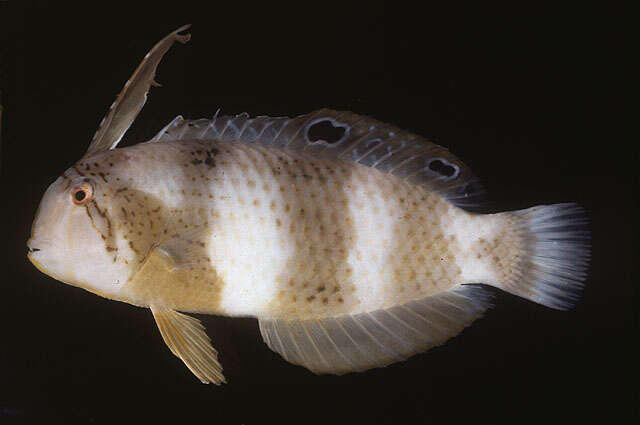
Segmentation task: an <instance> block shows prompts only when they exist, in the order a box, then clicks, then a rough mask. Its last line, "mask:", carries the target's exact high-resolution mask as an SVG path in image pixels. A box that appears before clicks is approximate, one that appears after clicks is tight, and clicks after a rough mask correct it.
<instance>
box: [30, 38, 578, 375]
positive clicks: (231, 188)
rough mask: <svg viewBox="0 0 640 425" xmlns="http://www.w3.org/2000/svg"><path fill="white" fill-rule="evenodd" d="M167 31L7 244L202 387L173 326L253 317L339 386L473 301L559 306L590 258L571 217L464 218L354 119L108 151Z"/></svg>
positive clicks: (465, 195)
mask: <svg viewBox="0 0 640 425" xmlns="http://www.w3.org/2000/svg"><path fill="white" fill-rule="evenodd" d="M186 28H187V27H182V28H180V29H178V30H176V31H174V32H173V33H171V34H169V35H168V36H167V37H165V38H164V39H163V40H161V41H160V42H159V43H158V44H156V46H154V48H153V49H152V50H151V51H150V52H149V54H147V56H145V58H144V60H143V61H142V63H141V64H140V66H139V67H138V68H137V69H136V71H135V72H134V74H133V76H132V77H131V79H130V80H129V81H127V83H126V84H125V87H124V89H123V90H122V92H121V93H120V94H119V95H118V97H117V99H116V101H115V102H114V103H113V104H112V106H111V107H110V108H109V111H108V113H107V116H106V117H105V118H104V119H103V121H102V122H101V124H100V126H99V128H98V131H97V132H96V135H95V136H94V139H93V140H92V141H91V143H90V145H89V148H88V150H87V152H86V154H85V155H84V156H83V157H82V158H81V159H80V160H79V161H78V162H77V163H76V164H75V165H74V166H72V167H71V168H70V169H68V170H67V171H65V172H64V173H63V174H62V175H61V176H60V177H59V178H58V179H57V180H56V181H55V182H54V183H53V184H51V186H50V187H49V188H48V189H47V191H46V192H45V194H44V196H43V199H42V201H41V203H40V207H39V209H38V212H37V214H36V219H35V221H34V224H33V228H32V235H31V238H30V240H29V241H28V243H27V245H28V247H29V253H28V256H29V259H30V260H31V261H32V262H33V264H34V265H35V266H36V267H37V268H38V269H39V270H41V271H43V272H44V273H46V274H48V275H50V276H52V277H54V278H56V279H58V280H60V281H62V282H65V283H68V284H70V285H73V286H78V287H81V288H84V289H86V290H88V291H91V292H94V293H96V294H98V295H101V296H104V297H106V298H110V299H114V300H119V301H123V302H127V303H130V304H134V305H138V306H141V307H147V308H149V309H150V310H151V312H152V314H153V316H154V318H155V320H156V323H157V325H158V329H159V331H160V334H161V335H162V338H163V339H164V341H165V343H166V344H167V346H168V347H169V349H170V350H171V352H172V353H173V354H175V355H176V356H177V357H179V358H180V359H181V360H182V361H183V362H184V363H185V365H186V366H187V367H188V368H189V370H191V371H192V372H193V373H194V374H195V375H196V376H197V377H198V379H200V380H201V381H202V382H204V383H214V384H221V383H223V382H226V380H225V378H224V375H223V374H222V366H221V364H220V362H219V361H218V353H217V351H216V350H215V349H214V348H213V346H212V345H211V340H210V339H209V337H208V336H207V334H206V332H205V330H204V327H203V326H202V324H201V323H200V322H199V321H198V320H196V319H194V318H191V317H189V316H187V315H185V314H182V313H179V312H178V311H182V312H187V313H209V314H222V315H227V316H249V317H255V318H257V319H258V324H259V327H260V332H261V335H262V337H263V339H264V341H265V343H266V344H267V345H268V346H269V347H270V348H271V349H272V350H274V351H276V352H278V353H280V354H281V355H282V357H283V358H284V359H286V360H287V361H289V362H291V363H293V364H297V365H301V366H304V367H306V368H307V369H309V370H311V371H313V372H314V373H331V374H343V373H348V372H354V371H364V370H367V369H371V368H374V367H381V366H384V365H388V364H391V363H394V362H397V361H400V360H403V359H406V358H407V357H410V356H412V355H415V354H417V353H420V352H423V351H426V350H428V349H430V348H431V347H434V346H437V345H439V344H442V343H444V342H445V341H447V340H448V339H450V338H452V337H454V336H455V335H457V334H458V333H460V332H461V331H462V330H463V329H464V328H465V327H466V326H469V325H470V324H471V323H472V322H473V321H474V320H476V319H478V318H479V317H481V316H482V314H483V313H484V312H485V311H486V310H487V309H488V308H489V307H490V306H491V300H490V298H491V297H490V294H491V292H490V291H489V290H488V289H487V286H493V287H495V288H498V289H502V290H504V291H507V292H510V293H512V294H515V295H518V296H521V297H524V298H527V299H529V300H532V301H534V302H537V303H540V304H543V305H546V306H549V307H552V308H556V309H568V308H570V307H571V306H573V305H574V304H575V302H576V301H577V299H578V296H579V293H580V290H581V287H582V282H583V281H584V279H585V277H586V270H587V266H588V261H589V257H590V252H589V251H590V246H589V241H588V239H589V231H588V229H586V228H585V225H586V219H585V215H584V211H583V210H582V208H580V207H579V206H577V205H575V204H571V203H568V204H556V205H542V206H536V207H532V208H529V209H525V210H520V211H510V212H502V213H497V214H480V211H479V210H480V209H481V208H482V206H481V205H482V203H481V202H480V200H481V199H482V194H483V191H482V189H481V188H480V186H479V185H478V183H477V179H476V178H475V177H474V175H473V173H472V172H471V170H470V169H469V168H468V167H467V166H466V165H465V164H464V163H462V161H460V160H459V159H458V158H457V157H455V156H454V155H453V154H451V153H450V152H449V151H448V150H447V149H445V148H443V147H442V146H439V145H437V144H435V143H433V142H431V141H429V140H427V139H424V138H422V137H420V136H418V135H415V134H411V133H409V132H406V131H404V130H402V129H399V128H396V127H394V126H392V125H389V124H385V123H381V122H379V121H376V120H374V119H372V118H368V117H364V116H361V115H357V114H354V113H351V112H344V111H333V110H330V109H321V110H318V111H314V112H311V113H309V114H306V115H301V116H298V117H293V118H288V117H275V118H272V117H265V116H262V117H255V118H251V117H250V116H249V115H247V114H240V115H236V116H218V113H216V115H215V116H214V117H213V118H212V119H198V120H185V119H184V118H182V117H181V116H178V117H176V118H175V119H174V120H173V121H171V122H170V123H169V124H167V125H166V126H165V127H164V128H162V129H161V130H160V131H159V132H158V133H157V134H156V136H154V137H153V138H152V139H151V140H150V141H149V142H147V143H141V144H137V145H134V146H130V147H126V148H117V145H118V142H119V141H120V140H121V138H122V136H123V135H124V133H125V132H126V130H127V129H128V128H129V126H130V125H131V123H132V122H133V120H134V119H135V117H136V116H137V114H138V113H139V111H140V110H141V108H142V106H143V105H144V103H145V101H146V97H147V92H148V90H149V88H150V87H151V86H152V85H157V83H155V81H154V79H153V78H154V75H155V71H156V68H157V66H158V64H159V63H160V60H161V59H162V56H163V55H164V54H165V53H166V52H167V51H168V49H169V48H170V46H171V45H172V44H173V43H174V42H175V41H178V42H181V43H186V42H187V41H188V40H189V35H188V34H187V35H182V34H180V32H181V31H183V30H184V29H186ZM325 133H326V134H325ZM477 284H483V285H477Z"/></svg>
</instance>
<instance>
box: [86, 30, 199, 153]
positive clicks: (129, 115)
mask: <svg viewBox="0 0 640 425" xmlns="http://www.w3.org/2000/svg"><path fill="white" fill-rule="evenodd" d="M190 26H191V25H184V26H182V27H180V28H178V29H177V30H175V31H174V32H172V33H171V34H169V35H168V36H166V37H165V38H163V39H162V40H160V41H159V42H158V43H157V44H156V45H155V46H153V48H152V49H151V50H150V51H149V53H147V54H146V56H145V57H144V59H143V60H142V62H140V65H138V67H137V68H136V70H135V71H134V72H133V75H131V78H129V80H128V81H127V82H126V83H125V85H124V88H123V89H122V91H121V92H120V94H118V97H117V98H116V100H115V101H114V102H113V103H112V104H111V107H109V111H108V112H107V115H106V116H105V117H104V118H103V119H102V122H100V125H99V126H98V130H97V131H96V134H95V135H94V136H93V140H91V143H90V144H89V148H88V149H87V153H86V155H89V154H92V153H94V152H99V151H105V150H109V149H114V148H115V147H116V146H117V145H118V142H120V139H122V136H123V135H124V133H126V131H127V130H128V129H129V127H130V126H131V123H133V120H135V119H136V117H137V116H138V114H139V113H140V111H141V110H142V107H143V106H144V104H145V102H146V101H147V93H148V92H149V88H150V87H151V86H152V85H153V86H156V87H159V86H160V84H158V83H157V82H156V81H155V80H154V77H155V75H156V69H157V68H158V64H160V60H161V59H162V57H163V56H164V55H165V53H167V51H168V50H169V48H170V47H171V45H172V44H173V43H174V41H179V42H180V43H186V42H187V41H189V39H190V38H191V35H190V34H184V35H181V34H179V33H180V32H181V31H184V30H186V29H187V28H189V27H190Z"/></svg>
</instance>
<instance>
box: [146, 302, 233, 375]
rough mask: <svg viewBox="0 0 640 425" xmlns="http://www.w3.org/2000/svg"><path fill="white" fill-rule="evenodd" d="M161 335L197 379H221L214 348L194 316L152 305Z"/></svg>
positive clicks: (219, 366) (220, 370)
mask: <svg viewBox="0 0 640 425" xmlns="http://www.w3.org/2000/svg"><path fill="white" fill-rule="evenodd" d="M151 312H152V313H153V317H154V318H155V320H156V324H157V325H158V329H159V330H160V334H161V335H162V339H163V340H164V342H165V343H166V344H167V346H168V347H169V350H171V352H172V353H173V354H174V355H175V356H176V357H178V358H179V359H180V360H182V361H183V362H184V364H185V365H186V366H187V368H188V369H189V370H190V371H191V372H192V373H193V374H194V375H195V376H196V377H197V378H198V379H200V381H201V382H203V383H205V384H207V383H214V384H216V385H220V384H221V383H223V382H226V381H225V378H224V375H223V374H222V366H221V365H220V363H219V361H218V352H217V351H216V350H215V348H213V347H212V346H211V340H210V339H209V337H208V336H207V334H206V332H205V328H204V326H203V325H202V323H200V321H199V320H198V319H195V318H193V317H190V316H187V315H185V314H182V313H178V312H176V311H173V310H171V309H167V308H165V307H161V306H156V305H152V306H151Z"/></svg>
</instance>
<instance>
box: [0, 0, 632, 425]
mask: <svg viewBox="0 0 640 425" xmlns="http://www.w3.org/2000/svg"><path fill="white" fill-rule="evenodd" d="M228 3H229V2H218V1H216V2H208V3H205V4H206V6H203V5H191V4H186V3H184V2H176V3H167V4H166V5H163V4H161V3H160V2H154V3H153V4H148V5H144V6H137V5H136V4H137V3H136V4H134V2H129V3H128V4H127V3H121V4H113V3H111V2H95V3H94V2H87V5H86V6H79V5H77V4H76V5H73V6H65V7H61V6H60V5H59V4H58V2H55V3H51V4H49V3H46V2H37V3H32V4H30V5H29V4H28V3H27V6H23V5H22V4H21V5H18V4H17V3H15V2H10V3H7V2H3V3H0V19H1V22H0V24H1V26H2V27H1V28H0V35H1V36H2V39H1V43H0V76H1V81H0V83H1V86H0V90H2V102H3V106H4V108H5V111H4V116H3V128H2V138H3V140H2V171H1V172H2V214H3V219H2V225H3V227H4V230H3V231H2V236H3V242H2V244H3V248H4V252H3V253H2V256H1V258H2V261H3V264H2V278H1V280H2V284H0V334H1V335H2V343H1V344H0V423H2V424H5V423H7V424H13V423H52V422H60V423H127V422H129V421H132V422H133V421H134V420H135V421H138V423H149V422H150V421H152V420H155V421H158V423H160V422H162V421H163V420H167V421H170V420H171V421H176V420H179V422H177V423H195V422H196V420H197V421H198V422H199V423H219V424H270V423H324V424H343V423H344V424H360V423H362V424H377V423H381V424H382V423H384V424H387V423H388V424H402V423H412V424H413V423H431V422H434V423H486V424H492V423H530V424H543V423H631V422H636V421H637V415H638V413H637V412H638V411H637V405H638V402H639V398H638V389H637V366H636V365H637V354H638V353H637V351H635V344H634V341H635V340H636V339H637V335H638V328H637V316H636V314H635V312H634V310H633V295H634V287H633V286H632V285H635V282H634V281H633V280H632V279H633V276H634V275H635V271H636V269H637V268H636V266H635V265H634V264H633V261H634V258H635V255H634V253H633V252H632V243H631V242H632V239H633V238H634V237H635V233H634V232H635V224H634V219H635V217H636V211H635V210H634V208H635V183H636V180H635V177H632V176H633V171H634V168H633V165H632V167H631V168H629V167H628V166H627V165H626V163H625V160H626V159H632V160H633V162H634V164H636V163H637V159H638V156H637V153H636V151H635V150H630V148H629V146H628V144H627V143H628V141H629V139H628V138H626V137H623V136H622V135H621V133H620V131H619V127H620V124H619V122H620V121H621V119H620V118H621V117H622V113H623V108H622V106H621V103H620V102H621V90H622V91H624V90H628V88H625V86H624V84H623V83H622V76H623V73H624V72H625V69H626V68H627V67H628V66H630V64H631V59H632V58H633V56H634V55H636V56H637V47H636V48H635V49H629V50H626V49H625V48H624V47H623V44H624V40H626V39H629V37H630V31H628V27H627V26H626V25H624V24H622V23H621V21H620V18H621V17H623V16H624V15H628V14H630V11H625V10H622V9H620V10H615V9H613V8H609V9H603V10H596V9H585V6H584V5H582V6H581V7H580V8H567V9H566V10H561V9H559V8H558V7H555V8H521V9H517V10H510V9H503V8H493V9H490V8H486V6H485V7H483V8H472V9H469V8H467V7H465V6H463V5H455V6H453V7H452V8H451V9H449V10H443V9H440V8H424V7H422V8H419V9H417V8H415V6H412V4H401V3H399V2H391V3H388V4H386V5H385V4H381V3H377V2H366V3H365V2H362V3H357V4H356V3H354V4H351V3H347V2H342V3H336V4H330V3H326V2H317V3H310V2H299V3H297V5H290V4H289V5H281V6H280V5H277V4H273V3H272V2H263V3H261V5H260V6H256V5H253V4H252V3H249V2H236V3H235V4H233V5H229V4H228ZM185 23H192V24H193V28H192V30H191V32H192V34H193V39H192V41H191V42H189V43H188V44H187V45H175V46H174V47H173V48H172V49H171V51H170V52H169V53H168V54H167V56H166V57H165V59H164V61H163V63H162V64H161V65H160V67H159V72H158V76H157V79H158V81H159V82H161V83H163V84H164V87H163V88H153V89H152V91H151V93H150V96H149V101H148V103H147V105H146V107H145V109H144V110H143V112H142V113H141V114H140V116H139V117H138V119H137V120H136V122H135V123H134V125H133V126H132V128H131V129H130V130H129V132H128V133H127V135H126V136H125V139H124V140H125V145H126V144H132V143H137V142H139V141H144V140H147V139H148V138H150V137H152V136H153V135H154V134H155V132H156V131H157V130H158V129H160V128H161V127H162V126H164V125H165V124H166V123H167V122H169V121H170V120H171V119H172V118H173V117H174V116H175V115H178V114H182V115H184V116H185V117H188V118H200V117H210V116H212V115H213V114H214V113H215V111H216V109H217V108H218V107H221V108H222V111H223V113H229V114H234V113H240V112H245V111H246V112H248V113H249V114H251V115H262V114H264V115H272V116H277V115H289V116H294V115H298V114H302V113H307V112H309V111H312V110H314V109H318V108H321V107H330V108H333V109H339V110H352V111H355V112H358V113H361V114H366V115H370V116H373V117H375V118H377V119H379V120H381V121H385V122H389V123H394V124H396V125H398V126H400V127H402V128H405V129H408V130H411V131H414V132H416V133H418V134H421V135H423V136H430V137H434V138H435V139H436V140H437V141H438V142H439V143H440V144H443V145H445V146H447V147H449V148H450V149H451V151H452V152H454V153H455V154H456V155H458V156H459V157H460V158H462V159H463V160H465V161H466V162H467V163H468V164H469V165H470V166H471V167H472V168H473V169H474V170H475V172H476V173H477V174H478V175H479V176H480V177H481V179H482V180H483V182H484V183H485V186H486V187H487V189H488V190H489V194H490V196H491V199H492V200H493V202H494V204H493V206H494V208H495V209H498V210H508V209H520V208H526V207H529V206H532V205H536V204H545V203H555V202H567V201H575V202H578V203H580V204H581V205H583V206H584V207H585V208H586V209H587V211H588V214H589V218H590V220H591V222H592V224H591V228H592V231H593V261H592V268H591V271H590V276H589V278H588V280H587V281H586V288H585V291H584V296H583V298H582V300H581V301H580V302H579V303H578V305H577V307H576V308H575V309H574V310H572V311H569V312H559V311H554V310H551V309H548V308H545V307H543V306H539V305H535V304H533V303H531V302H528V301H525V300H522V299H519V298H516V297H514V296H511V295H508V294H503V293H500V294H497V296H496V305H497V306H496V307H495V308H494V309H492V310H490V311H489V312H488V314H487V315H486V317H485V318H483V319H482V320H480V321H478V322H476V323H475V324H474V325H473V326H472V327H470V328H469V329H467V330H465V331H464V332H463V333H462V335H460V336H459V337H457V338H455V339H453V340H451V341H449V342H448V343H447V344H445V345H444V346H441V347H438V348H436V349H433V350H431V351H429V352H427V353H425V354H421V355H418V356H415V357H414V358H412V359H410V360H408V361H405V362H402V363H398V364H395V365H393V366H390V367H387V368H384V369H377V370H372V371H369V372H366V373H360V374H350V375H346V376H342V377H334V376H315V375H313V374H311V373H310V372H308V371H307V370H305V369H303V368H301V367H297V366H293V365H290V364H288V363H286V362H285V361H284V360H282V359H281V358H280V357H279V356H278V355H277V354H275V353H273V352H271V351H269V349H268V348H267V347H266V345H265V344H264V343H263V342H262V340H261V338H260V335H259V331H258V327H257V323H256V321H255V320H253V319H231V318H224V317H213V316H198V317H199V318H200V319H201V320H202V321H203V323H204V324H205V325H206V327H207V330H208V333H209V335H210V336H211V337H212V340H213V342H214V346H215V347H216V348H217V349H218V350H219V351H220V357H221V360H222V363H223V365H224V368H225V375H226V376H227V379H228V381H229V383H228V384H227V385H224V386H222V387H215V386H205V385H202V384H200V383H198V381H197V380H196V379H195V377H194V376H192V375H191V373H190V372H189V371H188V370H187V369H186V367H184V366H183V364H182V363H181V362H180V361H179V360H178V359H176V358H175V357H173V356H172V355H171V354H170V352H169V350H168V349H167V348H166V346H165V345H164V343H163V342H162V340H161V337H160V335H159V332H158V331H157V329H156V326H155V324H154V321H153V318H152V316H151V314H150V312H149V311H148V310H145V309H140V308H135V307H132V306H129V305H127V304H123V303H117V302H110V301H107V300H105V299H102V298H100V297H97V296H95V295H92V294H90V293H88V292H85V291H82V290H80V289H76V288H73V287H71V286H67V285H63V284H60V283H58V282H56V281H55V280H53V279H52V278H50V277H48V276H45V275H44V274H42V273H40V272H38V271H37V270H36V269H35V268H34V267H33V266H32V265H31V264H30V263H29V262H28V260H27V258H26V248H25V242H26V240H27V238H28V236H29V231H30V225H31V222H32V220H33V216H34V213H35V210H36V207H37V204H38V202H39V199H40V197H41V195H42V194H43V192H44V190H45V189H46V187H47V186H48V185H49V184H50V183H51V182H52V181H53V180H54V179H55V178H56V176H57V175H59V174H60V173H61V172H62V171H63V170H65V169H66V168H67V167H69V166H70V165H72V164H73V163H74V162H75V161H76V160H78V159H79V158H80V157H81V156H82V154H83V153H84V151H85V150H86V147H87V145H88V142H89V140H90V139H91V137H92V136H93V133H94V131H95V130H96V128H97V125H98V123H99V122H100V120H101V119H102V117H103V115H104V113H105V112H106V110H107V108H108V106H109V105H110V104H111V102H112V101H113V100H114V98H115V96H116V94H117V93H118V92H119V91H120V89H121V87H122V86H123V84H124V82H125V81H126V79H127V78H128V77H129V76H130V74H131V73H132V71H133V70H134V69H135V67H136V66H137V64H138V63H139V61H140V60H141V59H142V57H143V56H144V55H145V53H146V52H147V51H148V49H150V48H151V46H153V44H154V43H155V42H156V41H158V40H159V39H160V38H162V37H163V36H164V35H166V34H167V33H169V32H170V31H172V30H174V29H175V28H177V27H178V26H180V25H182V24H185ZM634 138H635V139H631V140H633V141H634V143H637V134H635V136H634ZM116 421H117V422H116ZM139 421H143V422H139Z"/></svg>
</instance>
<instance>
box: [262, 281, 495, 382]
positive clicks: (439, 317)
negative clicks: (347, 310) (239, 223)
mask: <svg viewBox="0 0 640 425" xmlns="http://www.w3.org/2000/svg"><path fill="white" fill-rule="evenodd" d="M488 295H489V294H488V292H487V290H486V289H485V288H483V287H481V286H475V285H459V286H456V287H454V288H452V289H450V290H448V291H445V292H442V293H439V294H437V295H434V296H430V297H426V298H423V299H421V300H417V301H412V302H409V303H407V304H404V305H399V306H395V307H392V308H389V309H384V310H376V311H372V312H366V313H359V314H354V315H342V316H337V317H327V318H321V319H313V320H311V319H309V320H292V321H289V320H284V319H260V322H259V324H260V333H261V334H262V337H263V339H264V341H265V342H266V344H267V345H268V346H269V348H271V349H272V350H273V351H275V352H277V353H279V354H280V355H281V356H282V357H284V359H285V360H287V361H288V362H290V363H293V364H297V365H300V366H304V367H306V368H307V369H309V370H310V371H312V372H314V373H318V374H321V373H330V374H336V375H341V374H344V373H349V372H360V371H364V370H367V369H371V368H375V367H381V366H386V365H389V364H391V363H395V362H397V361H400V360H404V359H406V358H408V357H410V356H412V355H414V354H417V353H421V352H423V351H427V350H428V349H430V348H432V347H434V346H437V345H440V344H442V343H444V342H445V341H447V340H448V339H450V338H452V337H454V336H455V335H457V334H458V333H460V332H461V331H462V330H463V329H464V328H465V327H467V326H469V325H470V324H471V323H472V322H473V321H474V320H476V319H478V318H479V317H480V316H482V314H483V313H484V311H485V310H486V309H487V308H488V307H489V306H490V302H489V296H488Z"/></svg>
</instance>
